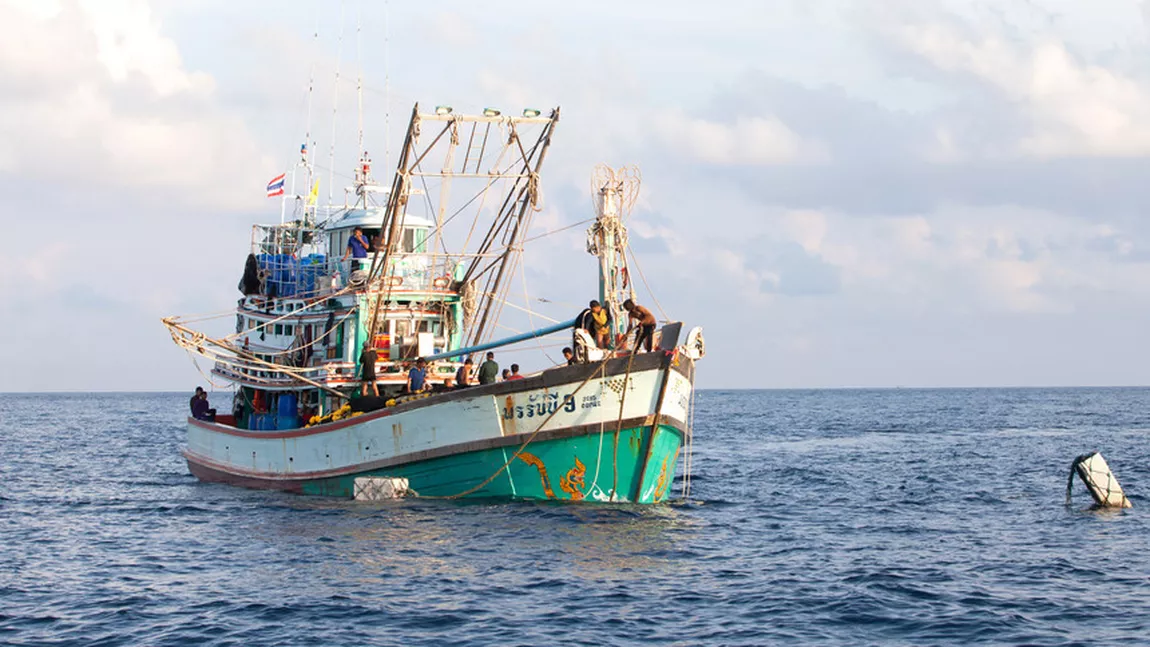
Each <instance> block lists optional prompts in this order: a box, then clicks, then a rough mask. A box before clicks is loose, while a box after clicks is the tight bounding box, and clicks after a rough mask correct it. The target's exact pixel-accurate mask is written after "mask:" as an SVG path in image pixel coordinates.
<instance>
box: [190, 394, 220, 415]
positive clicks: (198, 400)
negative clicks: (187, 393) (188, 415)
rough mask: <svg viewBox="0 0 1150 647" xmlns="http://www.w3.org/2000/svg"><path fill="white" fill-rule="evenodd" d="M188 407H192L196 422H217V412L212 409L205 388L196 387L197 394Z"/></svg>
mask: <svg viewBox="0 0 1150 647" xmlns="http://www.w3.org/2000/svg"><path fill="white" fill-rule="evenodd" d="M188 406H189V407H191V409H192V417H193V418H195V419H196V420H204V421H206V422H215V421H216V410H215V409H213V408H211V406H212V405H211V404H209V403H208V394H207V393H205V392H204V387H202V386H197V387H196V394H195V395H193V396H192V399H191V400H190V401H189V402H188Z"/></svg>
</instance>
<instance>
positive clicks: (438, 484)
mask: <svg viewBox="0 0 1150 647" xmlns="http://www.w3.org/2000/svg"><path fill="white" fill-rule="evenodd" d="M616 440H617V442H616ZM682 444H683V432H682V431H680V430H679V429H676V428H674V427H671V426H668V425H659V426H658V427H657V428H656V430H655V431H654V433H652V427H632V428H627V429H623V430H621V431H620V432H619V433H618V435H616V433H615V431H614V430H610V429H605V430H604V431H603V432H602V433H592V434H587V435H580V436H573V437H569V438H555V439H550V440H543V441H539V442H532V443H530V444H529V445H528V446H527V447H525V448H524V449H523V450H522V451H520V452H519V453H518V455H516V451H517V450H518V449H519V447H520V446H519V445H512V446H507V447H500V448H494V449H484V450H479V451H473V452H467V453H461V454H454V455H451V456H443V457H439V458H433V459H428V460H424V461H418V462H413V463H407V464H404V465H394V466H390V467H387V468H384V469H378V470H370V471H364V472H359V473H355V474H346V475H341V476H335V477H328V478H322V479H316V480H310V481H303V482H302V483H298V484H296V487H293V488H291V489H293V490H297V491H300V492H302V493H304V494H314V495H321V496H336V497H351V496H353V494H354V491H355V479H356V478H359V477H365V476H386V477H402V478H405V479H408V482H409V484H410V487H411V489H412V490H414V491H415V492H416V493H417V494H418V496H421V497H428V498H456V497H459V498H501V499H533V500H541V501H549V500H562V501H612V500H613V501H627V502H637V503H660V502H662V501H665V500H666V499H667V496H668V494H669V492H670V490H671V483H672V482H673V481H674V478H675V469H676V464H677V462H678V456H679V449H680V448H681V447H682ZM505 464H506V469H504V468H503V466H504V465H505ZM492 475H495V476H494V478H492ZM485 482H486V483H485ZM301 485H302V487H300V486H301ZM297 488H298V489H297ZM613 492H614V493H615V494H614V496H612V493H613Z"/></svg>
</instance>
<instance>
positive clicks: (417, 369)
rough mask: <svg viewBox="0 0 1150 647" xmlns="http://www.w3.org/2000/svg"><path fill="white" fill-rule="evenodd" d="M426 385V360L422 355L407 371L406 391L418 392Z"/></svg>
mask: <svg viewBox="0 0 1150 647" xmlns="http://www.w3.org/2000/svg"><path fill="white" fill-rule="evenodd" d="M426 386H427V361H426V360H424V359H423V358H422V357H421V358H420V359H419V361H418V362H416V363H415V366H413V367H412V368H411V370H410V371H408V372H407V392H408V393H419V392H421V391H423V389H424V387H426Z"/></svg>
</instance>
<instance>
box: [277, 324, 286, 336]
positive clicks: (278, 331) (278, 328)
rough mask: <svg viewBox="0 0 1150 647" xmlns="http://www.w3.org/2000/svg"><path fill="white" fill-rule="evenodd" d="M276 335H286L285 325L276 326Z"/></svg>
mask: <svg viewBox="0 0 1150 647" xmlns="http://www.w3.org/2000/svg"><path fill="white" fill-rule="evenodd" d="M275 334H277V335H282V334H284V326H283V324H276V327H275Z"/></svg>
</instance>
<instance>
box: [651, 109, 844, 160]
mask: <svg viewBox="0 0 1150 647" xmlns="http://www.w3.org/2000/svg"><path fill="white" fill-rule="evenodd" d="M654 130H655V133H656V135H657V136H658V138H659V140H660V141H661V142H662V144H663V145H664V146H667V147H668V148H670V149H671V150H675V151H678V152H680V153H682V154H685V155H687V156H688V157H689V158H691V159H693V160H696V161H701V162H705V163H707V164H716V165H723V166H737V165H743V164H754V165H773V164H789V163H796V162H810V161H814V160H817V159H820V158H821V157H822V156H823V155H822V153H821V151H820V149H819V147H818V146H817V145H815V144H814V143H812V142H806V141H804V140H803V139H802V138H801V137H799V135H798V134H796V133H795V132H794V131H792V130H791V129H790V128H788V127H787V125H786V124H784V123H783V122H782V121H780V120H779V119H778V118H776V117H773V116H757V117H740V118H739V119H737V120H736V121H735V122H734V123H720V122H716V121H711V120H708V119H701V118H694V117H687V116H685V115H683V114H681V113H677V112H668V113H664V114H662V115H660V116H658V117H656V118H655V122H654Z"/></svg>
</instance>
